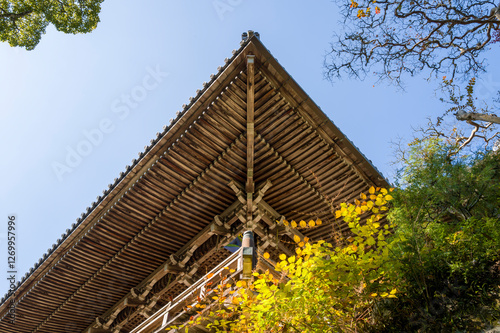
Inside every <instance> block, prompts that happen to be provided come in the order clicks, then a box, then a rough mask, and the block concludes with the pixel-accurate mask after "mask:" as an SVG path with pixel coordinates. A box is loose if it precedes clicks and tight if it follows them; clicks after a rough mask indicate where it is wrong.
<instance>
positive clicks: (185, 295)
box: [130, 250, 243, 333]
mask: <svg viewBox="0 0 500 333" xmlns="http://www.w3.org/2000/svg"><path fill="white" fill-rule="evenodd" d="M241 256H242V252H241V250H240V251H236V252H235V253H233V254H231V255H230V256H229V257H228V258H226V259H225V260H224V261H223V262H221V263H220V264H219V265H217V266H216V267H215V268H214V269H212V270H211V271H210V272H208V273H207V274H206V275H205V276H203V277H202V278H201V279H199V280H198V281H196V282H195V283H194V284H193V285H191V286H190V287H189V288H187V289H186V290H185V291H184V292H182V293H181V294H179V295H178V296H177V297H176V298H174V299H173V300H172V301H171V302H169V303H168V304H167V305H165V306H164V307H163V308H161V309H160V310H158V311H157V312H155V313H154V314H153V315H152V316H151V317H149V318H148V319H147V320H145V321H144V322H142V323H141V324H140V325H138V326H137V327H136V328H134V329H133V330H132V331H130V333H157V332H165V328H167V327H169V326H171V325H173V324H174V323H175V321H176V320H177V319H178V318H179V317H181V316H183V315H184V314H186V312H187V311H192V310H189V309H188V310H186V308H188V306H189V308H192V309H194V308H195V307H196V304H198V301H199V300H200V299H201V300H203V299H206V298H208V296H209V295H210V294H211V293H212V291H210V292H208V293H207V292H206V290H207V289H209V288H207V287H208V286H217V284H218V283H219V282H220V281H221V280H222V277H223V276H229V277H230V278H232V279H234V280H239V279H240V274H241V273H242V270H243V265H242V260H240V259H241ZM228 269H229V270H228ZM230 270H234V271H233V273H230Z"/></svg>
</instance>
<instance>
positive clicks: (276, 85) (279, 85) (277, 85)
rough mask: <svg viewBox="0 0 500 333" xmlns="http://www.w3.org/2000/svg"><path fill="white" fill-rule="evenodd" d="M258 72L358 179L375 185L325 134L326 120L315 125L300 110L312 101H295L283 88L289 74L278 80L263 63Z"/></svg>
mask: <svg viewBox="0 0 500 333" xmlns="http://www.w3.org/2000/svg"><path fill="white" fill-rule="evenodd" d="M265 62H266V61H265ZM265 62H264V63H265ZM259 74H261V75H263V76H264V77H265V78H266V79H267V80H268V81H269V83H270V85H271V87H272V88H273V90H275V91H276V93H277V94H278V95H280V96H281V97H283V99H284V100H285V101H286V102H287V103H288V104H289V105H290V106H291V108H292V110H293V111H294V112H295V113H296V114H297V115H298V116H299V117H300V118H301V119H302V121H303V122H304V123H305V124H307V125H308V126H309V127H310V129H311V130H313V131H314V132H316V133H317V135H318V137H320V138H321V140H322V141H324V143H325V144H326V145H327V146H328V147H330V149H331V150H332V151H333V152H334V153H335V155H337V156H340V157H342V160H343V162H344V163H346V164H347V165H349V166H350V167H351V168H352V170H353V171H354V172H355V173H356V174H357V175H358V176H359V177H360V179H363V180H364V181H365V182H366V183H367V184H370V186H371V185H375V183H374V182H373V180H371V179H370V178H369V177H368V176H367V175H366V173H365V172H364V171H363V170H361V169H360V168H359V167H358V166H357V165H356V164H355V163H354V162H353V161H352V158H351V157H350V156H348V155H347V154H346V153H345V152H344V151H343V150H342V149H341V148H340V146H339V145H338V143H337V142H336V141H335V140H334V139H332V138H330V137H329V136H328V134H326V132H325V131H324V130H323V129H322V126H323V124H324V123H326V122H323V123H320V124H319V125H317V126H313V125H312V124H314V123H315V121H314V120H313V119H312V118H311V116H310V115H309V114H308V113H307V112H302V111H301V109H302V108H303V107H305V106H306V104H307V103H308V102H311V103H313V102H312V101H311V100H310V99H309V96H307V97H306V98H305V99H303V100H301V101H297V100H296V99H295V98H294V97H293V96H292V95H291V94H290V93H288V91H287V89H284V88H285V87H286V85H287V82H288V80H290V76H288V75H287V76H286V79H280V80H278V79H277V78H276V77H275V75H274V74H273V73H271V71H270V70H269V69H267V67H266V66H263V64H262V65H261V66H259Z"/></svg>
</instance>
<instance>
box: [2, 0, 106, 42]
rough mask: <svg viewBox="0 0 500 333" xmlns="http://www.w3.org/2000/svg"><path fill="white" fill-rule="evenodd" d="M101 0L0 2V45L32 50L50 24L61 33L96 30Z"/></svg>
mask: <svg viewBox="0 0 500 333" xmlns="http://www.w3.org/2000/svg"><path fill="white" fill-rule="evenodd" d="M101 2H103V0H76V1H75V0H57V1H48V0H27V1H25V0H13V1H4V0H0V41H2V42H8V43H9V44H10V45H11V46H20V47H24V48H26V49H27V50H33V49H34V48H35V47H36V46H37V45H38V43H39V42H40V39H41V37H42V34H44V33H45V29H46V28H47V26H48V25H49V24H50V23H52V24H53V25H54V26H55V28H56V29H57V30H58V31H62V32H64V33H72V34H76V33H88V32H91V31H92V30H94V29H95V28H96V27H97V23H98V22H99V13H100V11H101Z"/></svg>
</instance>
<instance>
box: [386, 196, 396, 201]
mask: <svg viewBox="0 0 500 333" xmlns="http://www.w3.org/2000/svg"><path fill="white" fill-rule="evenodd" d="M384 199H385V200H387V201H390V200H392V199H394V198H393V197H392V195H390V194H388V195H386V196H385V198H384Z"/></svg>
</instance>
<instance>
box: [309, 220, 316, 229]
mask: <svg viewBox="0 0 500 333" xmlns="http://www.w3.org/2000/svg"><path fill="white" fill-rule="evenodd" d="M315 225H316V222H314V221H313V220H310V221H309V226H310V227H311V228H312V227H314V226H315Z"/></svg>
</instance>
